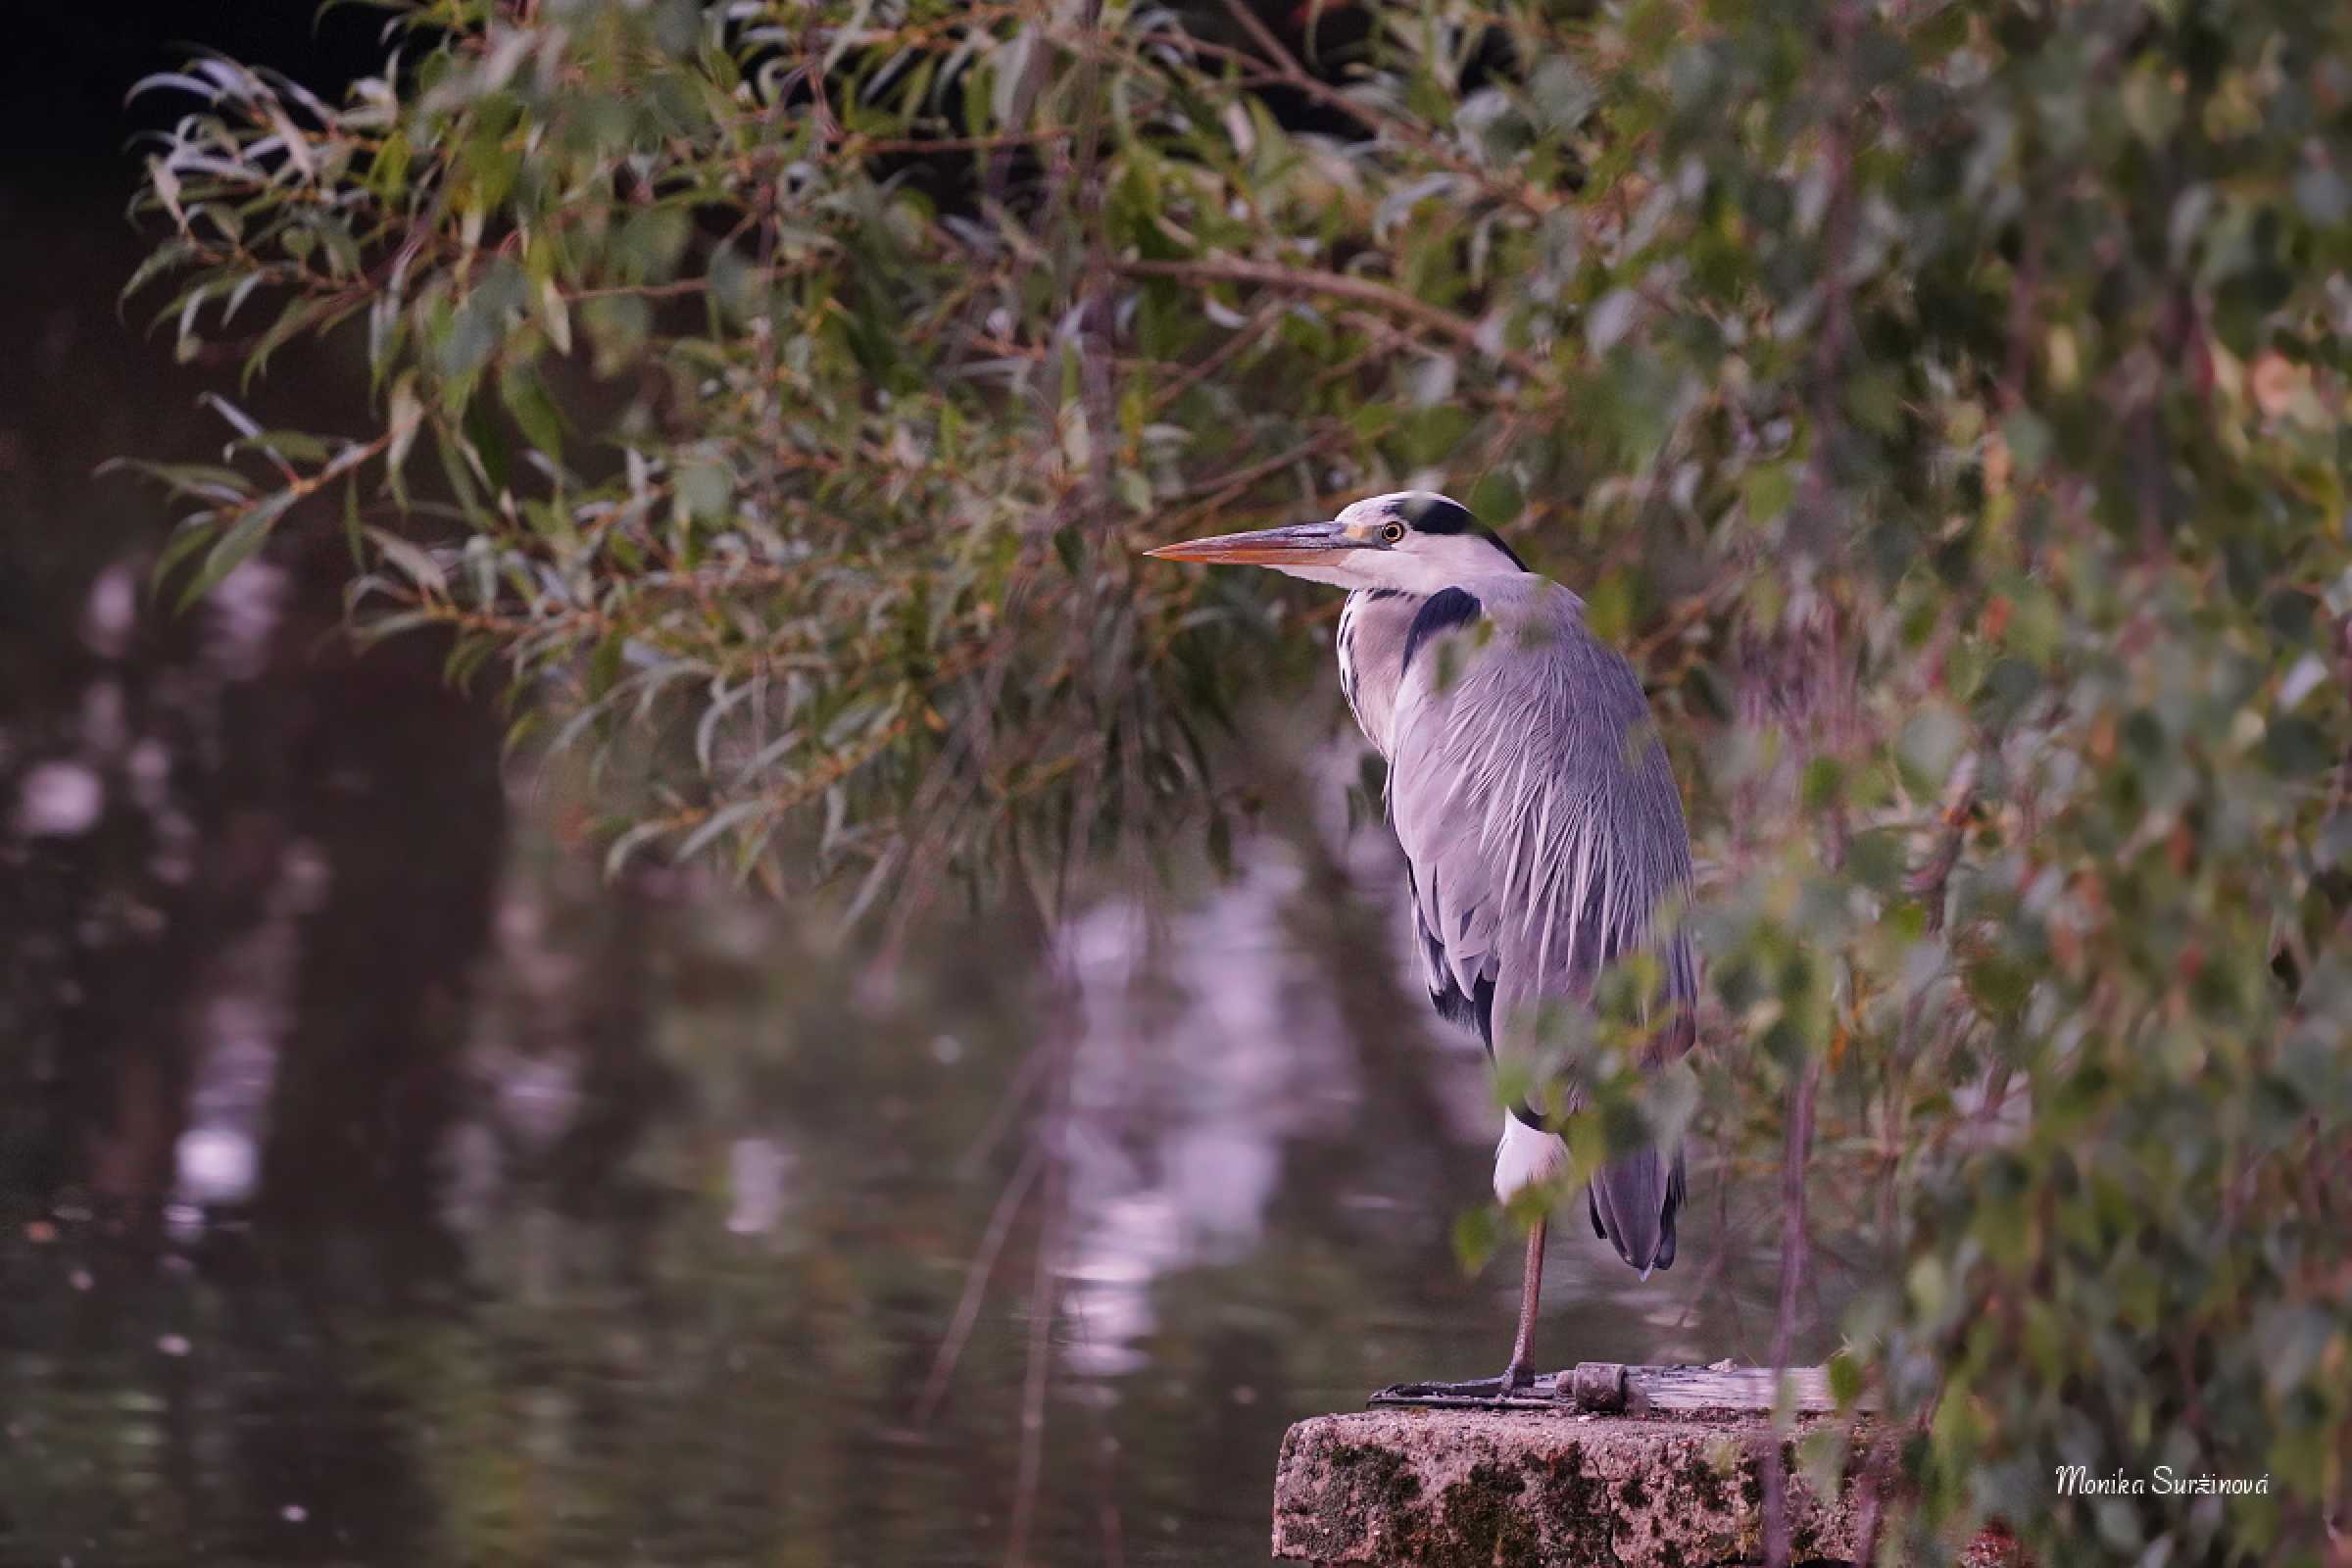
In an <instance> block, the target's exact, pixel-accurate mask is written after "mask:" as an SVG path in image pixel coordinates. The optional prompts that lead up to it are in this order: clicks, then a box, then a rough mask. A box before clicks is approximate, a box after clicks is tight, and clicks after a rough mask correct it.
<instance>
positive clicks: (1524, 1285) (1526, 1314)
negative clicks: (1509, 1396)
mask: <svg viewBox="0 0 2352 1568" xmlns="http://www.w3.org/2000/svg"><path fill="white" fill-rule="evenodd" d="M1546 1224H1547V1221H1544V1220H1542V1219H1539V1220H1537V1221H1536V1223H1535V1225H1534V1226H1533V1227H1532V1228H1530V1229H1529V1231H1528V1233H1527V1267H1526V1268H1525V1269H1524V1270H1523V1271H1522V1272H1521V1274H1520V1276H1519V1332H1518V1333H1517V1334H1516V1335H1514V1336H1513V1337H1512V1339H1511V1364H1510V1365H1508V1366H1506V1367H1504V1368H1503V1369H1502V1386H1503V1388H1504V1389H1505V1390H1506V1391H1508V1390H1511V1389H1516V1388H1519V1387H1521V1386H1523V1385H1525V1384H1529V1383H1533V1382H1534V1381H1535V1378H1536V1373H1535V1360H1536V1310H1537V1308H1538V1307H1539V1306H1540V1305H1541V1304H1542V1303H1543V1299H1544V1227H1545V1225H1546Z"/></svg>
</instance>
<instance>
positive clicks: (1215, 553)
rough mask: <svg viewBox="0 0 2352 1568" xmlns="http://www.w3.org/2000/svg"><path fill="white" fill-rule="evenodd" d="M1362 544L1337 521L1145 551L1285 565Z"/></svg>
mask: <svg viewBox="0 0 2352 1568" xmlns="http://www.w3.org/2000/svg"><path fill="white" fill-rule="evenodd" d="M1362 548H1363V541H1361V540H1359V539H1356V538H1354V537H1352V536H1351V535H1349V534H1348V530H1347V529H1345V528H1343V527H1341V526H1340V525H1339V524H1338V523H1336V522H1300V523H1293V524H1292V525H1291V526H1289V527H1287V528H1254V529H1251V530H1250V532H1248V533H1221V534H1217V535H1215V536H1213V537H1211V538H1207V539H1187V540H1184V541H1182V542H1181V543H1178V544H1172V545H1161V546H1160V547H1159V548H1158V549H1156V550H1147V551H1145V552H1144V554H1145V555H1147V556H1156V557H1158V558H1159V559H1160V560H1162V561H1204V562H1207V563H1208V564H1211V565H1218V566H1287V565H1292V564H1299V563H1305V562H1312V561H1321V560H1324V559H1325V558H1327V557H1329V556H1330V555H1331V554H1332V553H1333V552H1335V551H1340V550H1360V549H1362Z"/></svg>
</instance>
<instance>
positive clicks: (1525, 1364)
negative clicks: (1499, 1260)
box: [1372, 1220, 1552, 1408]
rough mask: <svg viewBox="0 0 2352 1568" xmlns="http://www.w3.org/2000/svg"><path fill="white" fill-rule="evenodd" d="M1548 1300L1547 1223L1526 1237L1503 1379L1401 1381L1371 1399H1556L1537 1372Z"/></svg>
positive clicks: (1524, 1402)
mask: <svg viewBox="0 0 2352 1568" xmlns="http://www.w3.org/2000/svg"><path fill="white" fill-rule="evenodd" d="M1543 1298H1544V1221H1542V1220H1538V1221H1536V1225H1535V1229H1533V1230H1531V1231H1529V1232H1528V1235H1527V1268H1526V1270H1525V1271H1524V1272H1523V1273H1522V1274H1521V1275H1520V1279H1519V1332H1518V1333H1517V1334H1516V1335H1515V1336H1514V1337H1513V1338H1512V1340H1511V1364H1510V1365H1509V1366H1507V1367H1505V1368H1503V1372H1502V1376H1500V1377H1498V1378H1473V1379H1472V1380H1471V1381H1469V1382H1467V1383H1399V1384H1397V1385H1396V1386H1395V1387H1394V1388H1387V1389H1383V1390H1381V1391H1380V1392H1379V1393H1378V1394H1375V1395H1374V1396H1372V1402H1373V1403H1374V1404H1432V1405H1484V1406H1487V1407H1489V1408H1495V1407H1499V1406H1502V1405H1521V1406H1528V1405H1533V1404H1535V1403H1537V1402H1539V1401H1543V1400H1548V1399H1549V1398H1551V1397H1552V1391H1551V1387H1550V1380H1549V1379H1545V1378H1539V1377H1537V1376H1536V1371H1535V1356H1536V1308H1537V1306H1538V1305H1539V1303H1541V1301H1542V1300H1543Z"/></svg>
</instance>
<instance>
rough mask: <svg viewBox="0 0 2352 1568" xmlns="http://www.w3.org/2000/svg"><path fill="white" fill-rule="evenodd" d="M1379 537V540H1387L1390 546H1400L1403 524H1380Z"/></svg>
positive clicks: (1402, 538) (1402, 537)
mask: <svg viewBox="0 0 2352 1568" xmlns="http://www.w3.org/2000/svg"><path fill="white" fill-rule="evenodd" d="M1380 536H1381V538H1383V539H1385V540H1387V541H1388V542H1389V543H1390V544H1393V545H1400V544H1402V543H1404V524H1403V523H1401V522H1385V523H1382V524H1381V527H1380Z"/></svg>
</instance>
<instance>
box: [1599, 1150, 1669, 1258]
mask: <svg viewBox="0 0 2352 1568" xmlns="http://www.w3.org/2000/svg"><path fill="white" fill-rule="evenodd" d="M1586 1201H1587V1203H1588V1205H1589V1207H1590V1209H1591V1212H1592V1215H1593V1234H1594V1235H1595V1236H1598V1237H1600V1238H1601V1239H1602V1240H1604V1241H1606V1242H1608V1243H1610V1244H1611V1245H1612V1246H1614V1247H1615V1248H1616V1249H1617V1255H1618V1256H1619V1257H1622V1258H1624V1259H1625V1260H1626V1262H1627V1263H1629V1264H1631V1265H1632V1266H1633V1267H1635V1268H1638V1269H1640V1270H1641V1271H1642V1278H1643V1279H1647V1278H1648V1277H1649V1271H1650V1270H1651V1269H1653V1268H1672V1267H1673V1266H1674V1216H1675V1211H1676V1210H1677V1209H1679V1208H1681V1207H1682V1206H1683V1152H1682V1150H1681V1148H1680V1147H1679V1146H1678V1147H1677V1148H1676V1149H1675V1150H1674V1151H1673V1152H1671V1153H1668V1152H1663V1151H1660V1150H1655V1149H1644V1150H1642V1152H1639V1153H1634V1154H1628V1155H1626V1156H1625V1157H1624V1158H1623V1159H1618V1160H1612V1161H1611V1162H1609V1163H1608V1164H1606V1165H1603V1166H1602V1167H1601V1168H1600V1171H1599V1173H1598V1174H1597V1175H1595V1176H1594V1177H1593V1186H1592V1189H1591V1191H1590V1192H1589V1193H1588V1194H1587V1195H1586Z"/></svg>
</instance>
